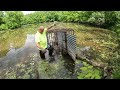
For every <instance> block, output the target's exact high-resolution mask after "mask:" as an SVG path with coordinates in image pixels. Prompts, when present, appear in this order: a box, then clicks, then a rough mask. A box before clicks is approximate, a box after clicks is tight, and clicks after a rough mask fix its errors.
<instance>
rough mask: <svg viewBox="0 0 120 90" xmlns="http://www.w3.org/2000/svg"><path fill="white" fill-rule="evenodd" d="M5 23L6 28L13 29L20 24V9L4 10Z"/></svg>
mask: <svg viewBox="0 0 120 90" xmlns="http://www.w3.org/2000/svg"><path fill="white" fill-rule="evenodd" d="M5 13H6V15H5V23H6V25H7V27H8V28H10V29H14V28H17V27H20V26H21V25H22V17H23V13H22V12H21V11H6V12H5Z"/></svg>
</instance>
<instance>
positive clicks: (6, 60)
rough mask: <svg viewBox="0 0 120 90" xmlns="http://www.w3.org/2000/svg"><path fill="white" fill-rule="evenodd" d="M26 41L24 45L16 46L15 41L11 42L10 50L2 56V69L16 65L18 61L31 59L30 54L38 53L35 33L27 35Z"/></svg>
mask: <svg viewBox="0 0 120 90" xmlns="http://www.w3.org/2000/svg"><path fill="white" fill-rule="evenodd" d="M26 36H27V38H26V41H25V44H24V46H21V48H18V49H17V48H16V47H15V45H14V43H10V46H9V51H8V52H7V54H6V56H5V57H2V58H0V69H1V70H2V69H4V68H10V67H14V66H15V65H16V64H17V63H21V62H25V61H29V60H30V56H33V55H35V54H38V50H37V48H36V46H35V40H34V35H33V34H27V35H26Z"/></svg>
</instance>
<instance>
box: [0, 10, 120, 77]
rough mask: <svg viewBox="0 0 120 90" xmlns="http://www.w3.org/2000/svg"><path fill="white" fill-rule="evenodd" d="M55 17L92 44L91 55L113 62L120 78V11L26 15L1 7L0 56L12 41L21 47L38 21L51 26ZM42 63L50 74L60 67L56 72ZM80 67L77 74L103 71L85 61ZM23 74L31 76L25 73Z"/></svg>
mask: <svg viewBox="0 0 120 90" xmlns="http://www.w3.org/2000/svg"><path fill="white" fill-rule="evenodd" d="M53 21H58V22H64V23H58V25H57V28H61V27H66V28H73V29H74V30H75V34H76V36H77V44H78V45H79V46H83V47H85V46H90V47H92V49H93V50H94V52H91V53H92V54H91V55H92V56H91V58H92V59H94V60H96V61H102V62H105V63H108V65H109V66H114V68H113V78H115V79H117V78H120V75H119V73H120V65H119V63H120V52H119V51H120V11H36V12H35V13H31V14H28V15H23V13H22V12H21V11H5V14H4V12H3V11H0V42H1V43H0V57H2V56H5V55H6V53H7V52H8V51H9V44H10V43H14V47H15V48H19V47H21V46H22V45H24V42H25V38H26V34H34V33H35V32H36V30H37V28H38V27H39V25H43V26H48V25H49V24H50V23H49V22H53ZM46 22H47V23H46ZM65 23H66V24H65ZM81 24H85V25H81ZM91 26H92V27H91ZM94 26H95V27H94ZM98 27H99V28H98ZM101 27H102V28H101ZM103 28H104V29H103ZM8 29H9V30H8ZM5 30H8V31H5ZM4 31H5V32H4ZM20 37H21V38H20ZM11 38H12V39H11ZM19 38H20V39H19ZM3 46H4V47H3ZM88 56H89V55H88ZM41 63H42V64H43V67H42V66H40V70H41V72H43V73H46V72H44V71H45V70H47V69H48V72H49V75H48V76H46V77H47V78H50V77H52V76H53V74H55V73H56V70H59V69H56V70H55V69H54V70H55V72H54V70H53V68H55V67H53V66H52V65H48V63H47V62H41ZM47 67H49V68H47ZM42 70H43V71H42ZM51 70H53V71H51ZM80 70H81V71H82V72H83V73H82V72H79V73H78V78H85V79H91V78H93V79H98V78H101V72H100V71H99V70H97V69H95V68H93V67H92V66H90V65H88V64H85V63H84V67H82V68H80ZM19 71H20V70H19ZM84 72H85V73H84ZM94 73H95V74H94ZM6 75H8V77H9V76H11V78H21V77H17V76H14V71H13V74H12V71H10V72H6ZM91 75H92V76H91ZM43 76H44V74H43ZM33 77H34V75H33ZM6 78H7V76H6ZM24 78H30V77H29V76H28V75H27V73H26V76H25V77H24ZM52 78H55V77H52Z"/></svg>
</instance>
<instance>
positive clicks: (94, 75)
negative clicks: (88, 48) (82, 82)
mask: <svg viewBox="0 0 120 90" xmlns="http://www.w3.org/2000/svg"><path fill="white" fill-rule="evenodd" d="M83 64H84V66H83V67H81V68H80V70H81V72H78V74H77V75H78V76H77V77H78V79H101V71H100V70H98V69H95V68H94V67H93V66H91V65H89V64H87V63H86V62H83Z"/></svg>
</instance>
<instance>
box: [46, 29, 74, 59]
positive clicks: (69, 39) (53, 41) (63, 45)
mask: <svg viewBox="0 0 120 90" xmlns="http://www.w3.org/2000/svg"><path fill="white" fill-rule="evenodd" d="M47 39H48V40H47V41H48V44H49V45H51V46H53V47H54V46H56V45H57V46H58V47H59V49H60V51H61V52H62V54H64V53H68V54H69V55H70V56H71V57H72V58H73V60H75V59H76V36H75V35H74V30H73V29H70V28H67V29H65V28H62V29H52V30H49V31H48V33H47Z"/></svg>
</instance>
